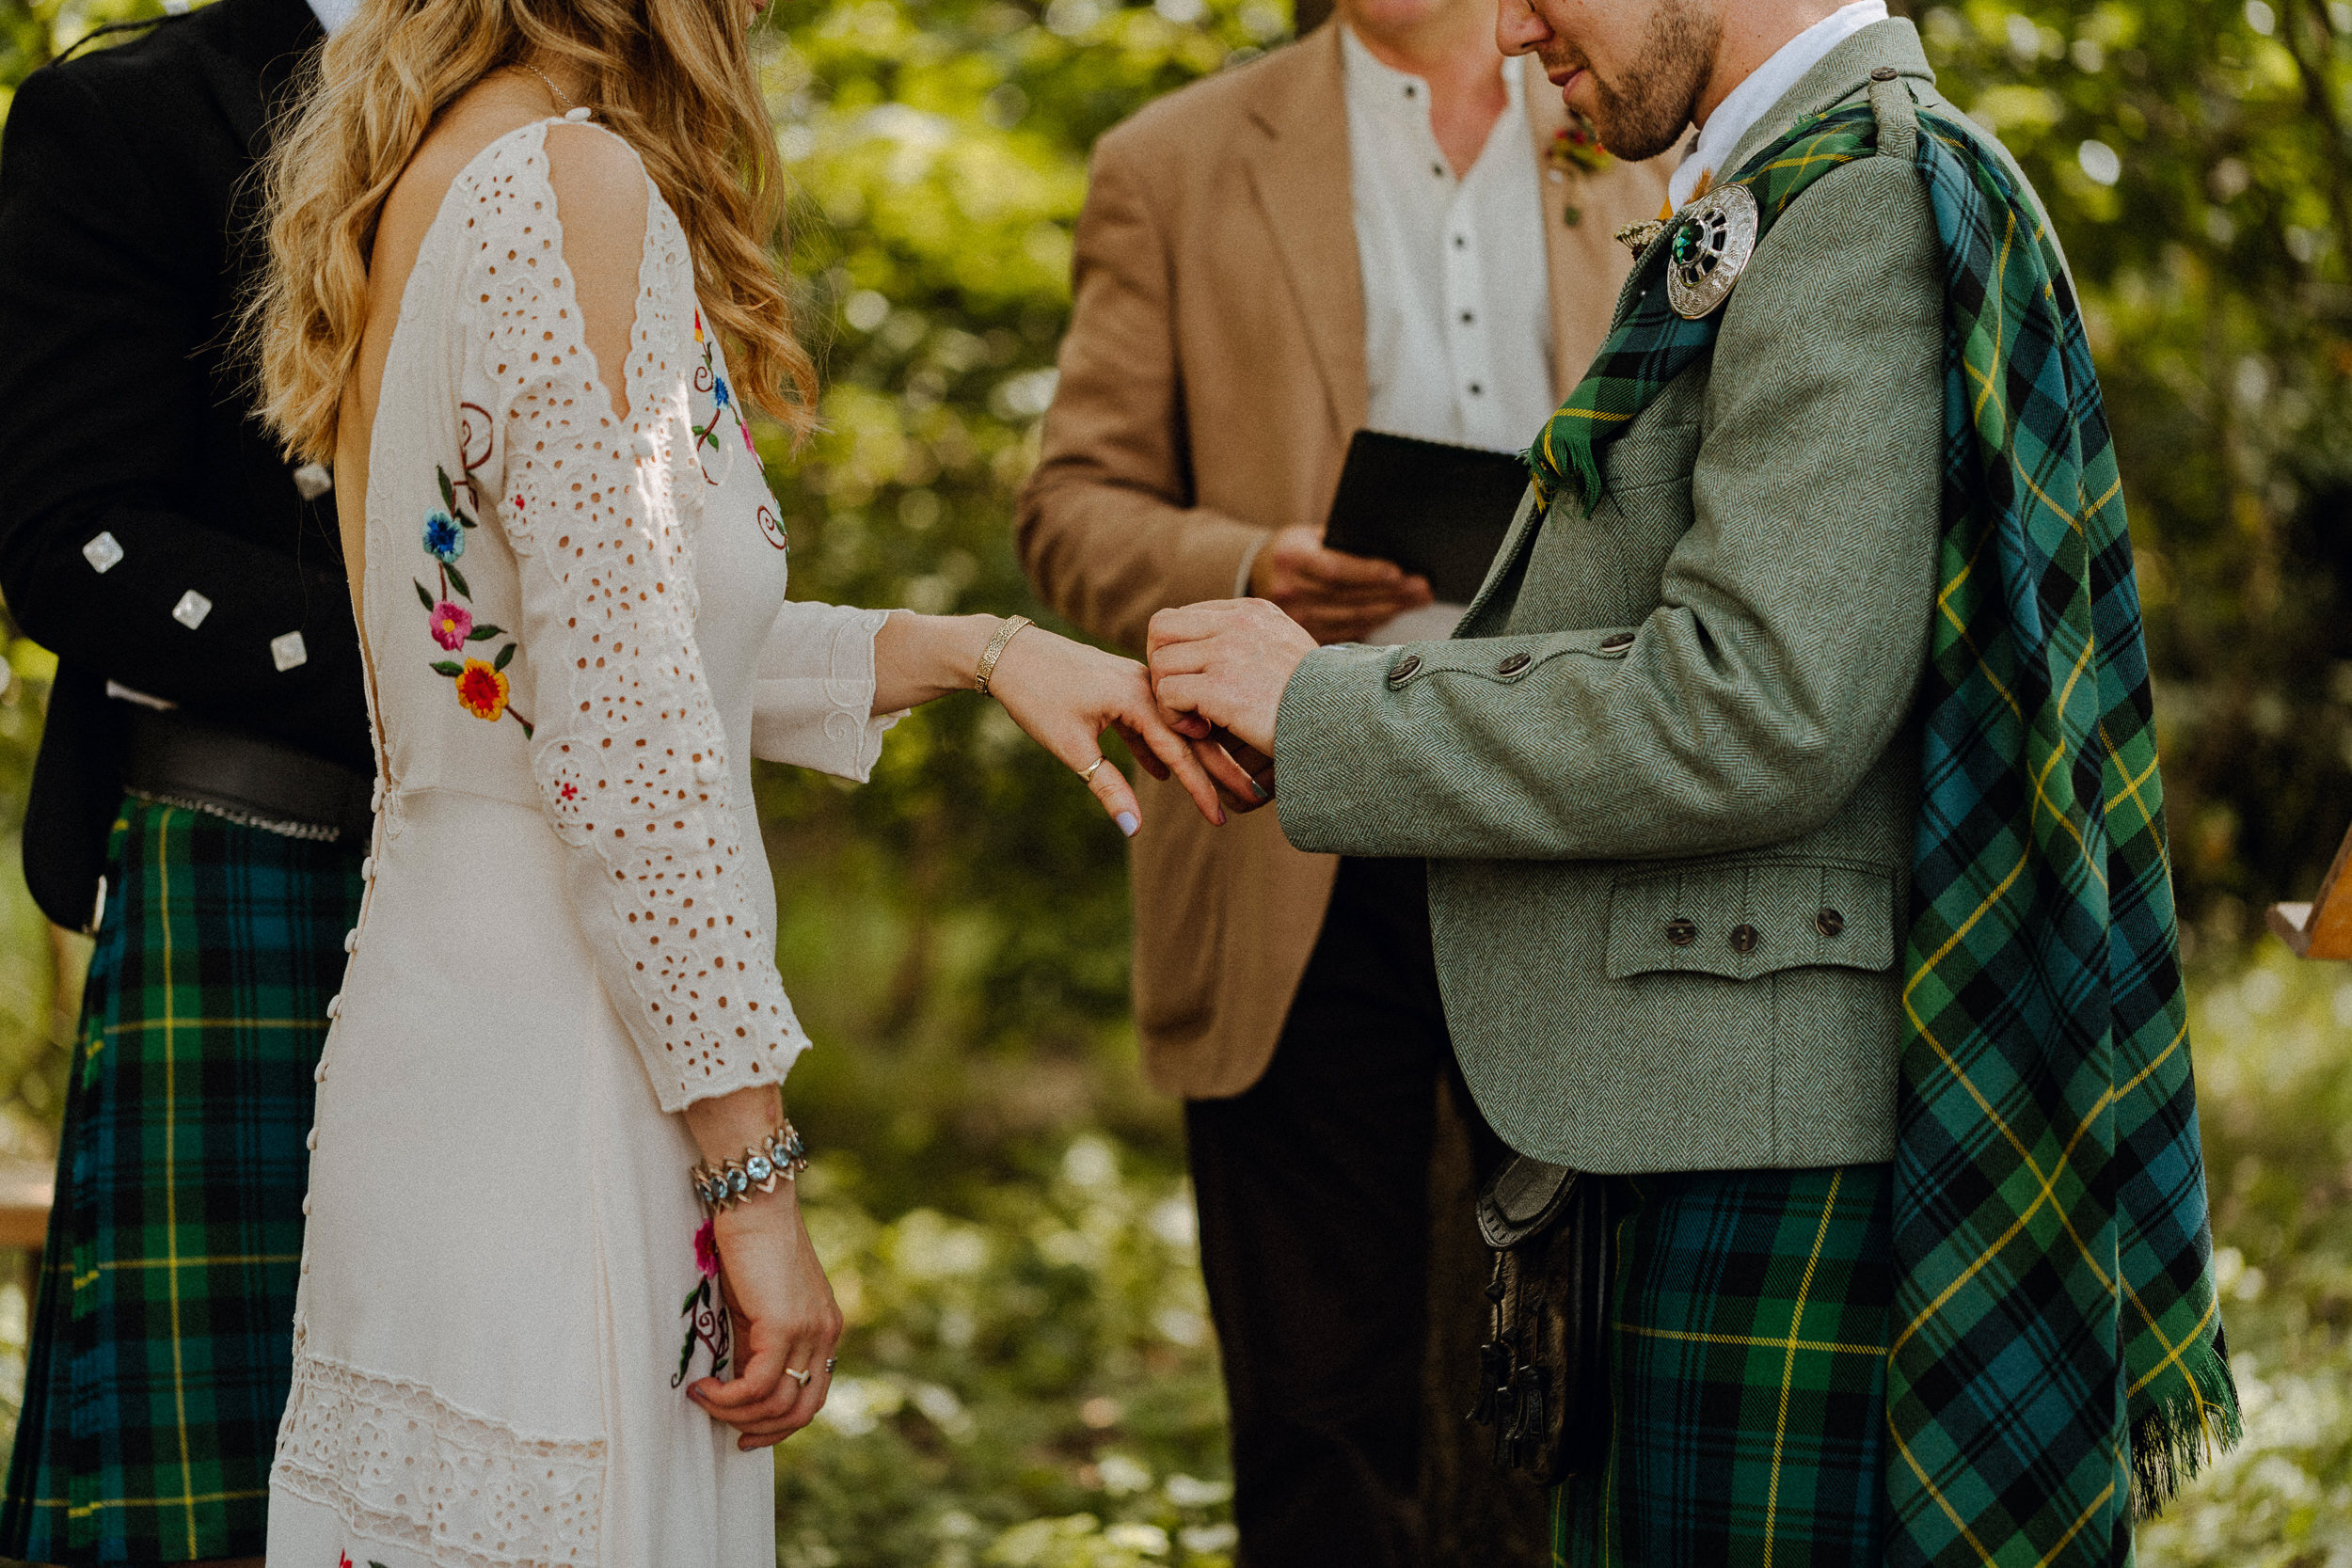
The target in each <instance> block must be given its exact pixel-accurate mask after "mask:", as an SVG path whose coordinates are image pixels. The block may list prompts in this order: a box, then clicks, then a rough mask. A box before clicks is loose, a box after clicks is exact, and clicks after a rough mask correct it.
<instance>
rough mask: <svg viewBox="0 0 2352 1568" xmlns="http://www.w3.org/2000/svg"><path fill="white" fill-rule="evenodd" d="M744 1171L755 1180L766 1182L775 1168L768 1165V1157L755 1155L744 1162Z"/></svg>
mask: <svg viewBox="0 0 2352 1568" xmlns="http://www.w3.org/2000/svg"><path fill="white" fill-rule="evenodd" d="M743 1169H744V1170H745V1171H747V1172H749V1173H750V1175H751V1179H752V1180H755V1181H765V1180H768V1177H769V1173H770V1172H771V1171H773V1170H774V1169H775V1167H774V1166H773V1165H771V1164H769V1163H768V1156H766V1155H765V1154H755V1155H753V1156H752V1157H751V1158H750V1159H748V1160H746V1161H744V1162H743Z"/></svg>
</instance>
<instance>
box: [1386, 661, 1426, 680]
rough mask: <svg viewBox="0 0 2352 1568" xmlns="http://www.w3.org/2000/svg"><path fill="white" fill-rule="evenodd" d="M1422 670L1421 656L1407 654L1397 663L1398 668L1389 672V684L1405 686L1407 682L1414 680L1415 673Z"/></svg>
mask: <svg viewBox="0 0 2352 1568" xmlns="http://www.w3.org/2000/svg"><path fill="white" fill-rule="evenodd" d="M1420 668H1421V655H1419V654H1406V656H1405V657H1403V658H1402V659H1399V660H1398V661H1397V666H1396V668H1395V669H1393V670H1391V671H1390V672H1389V684H1390V685H1391V686H1403V685H1404V684H1405V683H1406V681H1408V680H1411V679H1412V678H1413V673H1414V672H1415V671H1417V670H1419V669H1420Z"/></svg>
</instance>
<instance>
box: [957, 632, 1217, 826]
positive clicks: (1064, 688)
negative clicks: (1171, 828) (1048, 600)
mask: <svg viewBox="0 0 2352 1568" xmlns="http://www.w3.org/2000/svg"><path fill="white" fill-rule="evenodd" d="M989 690H990V692H991V693H992V694H993V696H994V697H995V698H996V699H997V700H998V701H999V702H1001V703H1003V704H1004V705H1005V711H1006V712H1007V713H1009V714H1010V715H1011V716H1012V721H1013V722H1014V723H1016V724H1019V725H1020V726H1021V727H1022V728H1023V729H1024V730H1025V731H1027V732H1028V734H1029V736H1030V738H1032V739H1034V740H1035V741H1036V742H1037V743H1038V744H1039V745H1041V746H1042V747H1044V748H1045V749H1046V750H1047V751H1049V752H1053V753H1054V755H1055V756H1057V757H1058V758H1060V759H1061V761H1062V765H1063V766H1064V767H1066V768H1070V769H1071V770H1072V771H1073V772H1075V773H1079V774H1083V775H1085V777H1086V781H1087V787H1088V788H1089V789H1091V790H1092V791H1093V792H1094V798H1095V800H1098V801H1100V802H1101V803H1102V806H1103V810H1104V813H1106V814H1107V815H1108V816H1110V818H1111V819H1112V820H1113V821H1115V822H1117V823H1118V824H1119V826H1120V831H1121V832H1126V833H1129V834H1132V833H1134V832H1135V831H1136V828H1137V827H1138V826H1140V825H1141V823H1142V813H1141V811H1140V810H1139V809H1138V807H1137V806H1136V795H1135V791H1134V790H1133V789H1132V788H1130V787H1129V786H1128V784H1127V776H1126V775H1125V774H1124V773H1121V772H1120V770H1119V768H1118V766H1117V765H1116V764H1114V763H1110V762H1107V761H1105V760H1104V756H1103V743H1102V736H1103V732H1104V731H1105V730H1117V731H1118V732H1119V735H1120V738H1121V739H1122V740H1124V741H1126V743H1127V749H1128V750H1129V751H1130V752H1134V753H1135V758H1136V762H1137V763H1139V764H1141V765H1142V767H1143V768H1144V770H1145V771H1146V772H1148V773H1150V774H1151V775H1152V777H1153V778H1155V779H1165V778H1167V777H1168V775H1169V774H1170V773H1173V774H1174V775H1175V776H1176V780H1177V782H1178V783H1179V784H1183V785H1184V792H1185V793H1186V794H1188V795H1190V796H1191V797H1192V800H1193V804H1194V805H1196V806H1198V807H1200V815H1201V816H1205V817H1207V818H1208V819H1209V820H1210V821H1211V822H1214V823H1219V824H1221V823H1223V822H1224V820H1225V811H1224V808H1223V807H1222V806H1221V805H1219V803H1218V801H1217V785H1218V784H1223V785H1224V786H1225V787H1226V788H1227V789H1229V790H1232V792H1233V793H1234V794H1235V795H1237V796H1241V797H1244V798H1247V797H1248V794H1249V792H1250V791H1249V779H1248V774H1246V773H1244V772H1243V771H1242V769H1241V768H1239V767H1238V766H1237V765H1235V764H1234V762H1233V760H1232V758H1231V757H1229V756H1226V755H1225V754H1224V753H1223V752H1217V751H1216V750H1215V749H1213V748H1206V749H1203V750H1202V751H1196V750H1195V749H1194V748H1193V747H1192V746H1191V745H1190V744H1189V743H1187V742H1186V740H1185V739H1184V736H1180V735H1178V734H1177V733H1176V732H1175V731H1174V730H1172V729H1170V728H1168V721H1167V720H1166V719H1165V718H1163V717H1162V716H1161V713H1160V708H1159V705H1158V704H1157V703H1156V702H1154V701H1153V700H1152V679H1151V675H1150V673H1148V672H1147V671H1146V670H1145V669H1144V667H1143V666H1142V665H1140V664H1138V663H1136V661H1135V660H1134V659H1132V658H1120V657H1119V656H1118V655H1116V654H1106V653H1104V652H1103V651H1102V650H1101V649H1099V648H1089V647H1088V646H1087V645H1086V644H1085V643H1083V642H1073V641H1071V640H1070V639H1068V638H1066V637H1057V636H1055V635H1054V634H1053V633H1052V632H1050V631H1047V630H1046V629H1045V628H1044V627H1042V626H1025V627H1023V628H1022V630H1021V632H1020V634H1019V635H1018V636H1016V637H1015V638H1014V639H1013V640H1012V641H1010V642H1009V643H1007V644H1006V645H1005V650H1004V652H1003V653H1002V654H1001V655H1000V656H998V657H997V660H996V669H995V672H994V673H993V675H992V676H991V677H990V679H989ZM1203 752H1206V754H1205V755H1204V754H1203ZM1098 763H1100V764H1101V766H1099V767H1097V766H1096V764H1098ZM1210 769H1215V770H1216V780H1215V782H1212V779H1211V773H1210V771H1209V770H1210ZM1229 772H1230V773H1231V774H1232V777H1230V778H1228V777H1225V776H1224V775H1225V774H1227V773H1229Z"/></svg>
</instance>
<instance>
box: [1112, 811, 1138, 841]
mask: <svg viewBox="0 0 2352 1568" xmlns="http://www.w3.org/2000/svg"><path fill="white" fill-rule="evenodd" d="M1111 820H1112V821H1114V822H1116V823H1118V824H1119V831H1120V832H1122V833H1125V834H1126V835H1127V836H1128V837H1129V838H1133V837H1135V836H1136V829H1137V828H1139V827H1141V826H1143V824H1142V823H1140V822H1137V821H1136V814H1135V813H1134V812H1131V811H1122V812H1120V814H1119V815H1118V816H1114V817H1112V818H1111Z"/></svg>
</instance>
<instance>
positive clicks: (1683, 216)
mask: <svg viewBox="0 0 2352 1568" xmlns="http://www.w3.org/2000/svg"><path fill="white" fill-rule="evenodd" d="M1676 217H1677V223H1676V225H1675V232H1674V239H1673V241H1672V242H1671V244H1670V245H1669V246H1668V249H1667V252H1666V303H1668V304H1669V305H1672V306H1673V307H1674V308H1675V313H1676V314H1677V315H1678V316H1680V317H1682V318H1683V319H1684V320H1685V321H1697V320H1698V319H1699V318H1700V317H1702V316H1705V315H1707V314H1708V313H1709V312H1711V311H1712V310H1713V309H1715V307H1717V306H1718V305H1721V304H1722V303H1723V302H1724V300H1726V299H1728V298H1730V297H1731V286H1732V285H1733V284H1734V283H1736V282H1738V281H1739V280H1740V273H1741V272H1742V271H1744V270H1745V269H1746V267H1747V264H1748V258H1749V257H1750V256H1753V255H1755V254H1756V198H1755V197H1754V196H1752V195H1750V194H1749V192H1748V188H1747V186H1745V185H1718V186H1717V187H1715V189H1713V190H1711V191H1709V192H1708V193H1707V194H1706V195H1705V196H1703V197H1700V198H1698V199H1697V200H1695V201H1693V202H1692V203H1691V204H1690V205H1689V206H1687V207H1685V208H1683V209H1682V211H1681V212H1680V213H1678V214H1676Z"/></svg>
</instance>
